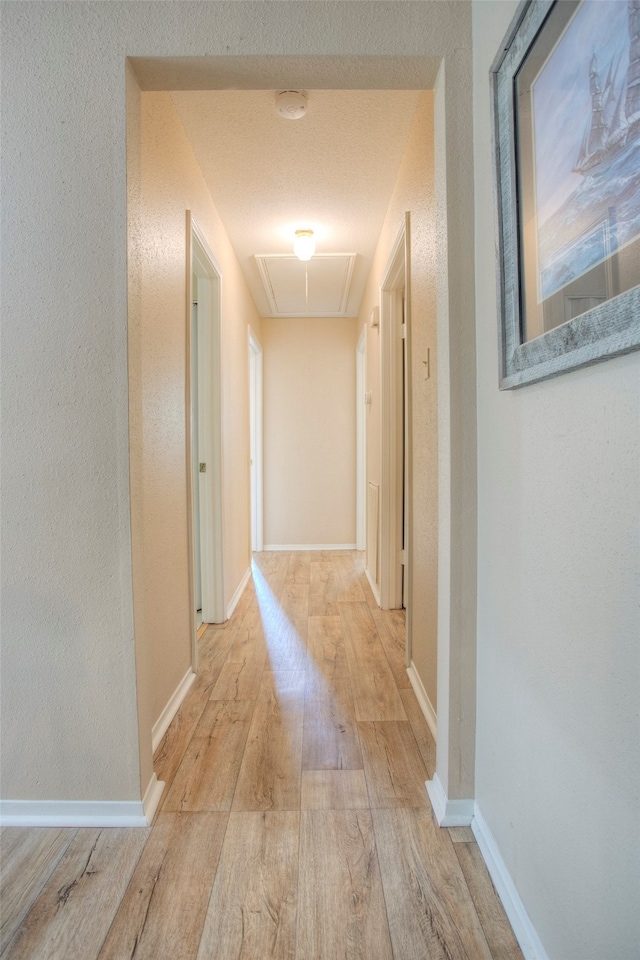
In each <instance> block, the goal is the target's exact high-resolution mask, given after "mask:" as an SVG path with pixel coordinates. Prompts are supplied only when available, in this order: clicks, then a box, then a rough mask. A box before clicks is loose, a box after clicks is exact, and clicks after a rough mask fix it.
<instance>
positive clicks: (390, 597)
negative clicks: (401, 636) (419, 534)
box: [380, 213, 411, 664]
mask: <svg viewBox="0 0 640 960" xmlns="http://www.w3.org/2000/svg"><path fill="white" fill-rule="evenodd" d="M409 227H410V223H409V214H408V213H407V214H405V220H404V223H403V224H402V227H401V229H400V231H399V233H398V237H397V239H396V242H395V244H394V247H393V250H392V253H391V256H390V258H389V263H388V266H387V270H386V272H385V274H384V277H383V280H382V284H381V288H380V333H381V353H380V363H381V371H380V372H381V386H382V391H381V402H382V411H381V416H382V430H381V447H382V457H381V463H382V484H381V504H380V599H381V606H382V608H383V609H385V610H386V609H401V608H404V609H406V611H407V664H409V663H410V662H411V640H410V638H411V629H410V610H411V602H410V593H411V544H410V535H409V531H410V529H411V516H410V512H411V451H410V445H411V423H410V418H411V396H410V391H411V377H410V376H409V370H410V296H409V294H410V269H409V268H410V262H409V242H410V236H409Z"/></svg>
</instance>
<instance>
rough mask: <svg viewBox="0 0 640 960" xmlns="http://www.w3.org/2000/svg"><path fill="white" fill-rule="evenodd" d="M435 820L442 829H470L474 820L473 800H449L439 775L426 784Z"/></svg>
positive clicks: (435, 774) (435, 775)
mask: <svg viewBox="0 0 640 960" xmlns="http://www.w3.org/2000/svg"><path fill="white" fill-rule="evenodd" d="M425 787H426V788H427V793H428V794H429V800H430V801H431V806H432V807H433V812H434V814H435V818H436V820H437V821H438V824H439V826H441V827H468V826H470V825H471V822H472V820H473V814H474V810H475V802H474V801H473V800H449V798H448V797H447V795H446V793H445V792H444V787H443V786H442V782H441V780H440V777H439V776H438V774H437V773H434V775H433V780H427V781H426V783H425Z"/></svg>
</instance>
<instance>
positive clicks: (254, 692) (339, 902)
mask: <svg viewBox="0 0 640 960" xmlns="http://www.w3.org/2000/svg"><path fill="white" fill-rule="evenodd" d="M363 569H364V568H363V559H362V555H361V554H358V553H356V552H355V551H353V552H352V551H340V552H338V551H336V552H331V551H317V552H291V553H288V552H279V553H263V554H257V555H256V556H255V563H254V576H253V580H252V581H251V582H250V583H249V585H248V586H247V588H246V590H245V592H244V594H243V596H242V598H241V600H240V602H239V604H238V606H237V608H236V611H235V613H234V615H233V617H232V618H231V620H229V621H228V622H227V623H226V624H223V625H220V626H211V627H208V628H207V630H206V631H205V633H204V635H203V636H202V638H201V640H200V644H199V645H200V668H199V671H198V676H197V678H196V681H195V683H194V684H193V686H192V688H191V690H190V691H189V694H188V695H187V698H186V699H185V701H184V703H183V705H182V707H181V709H180V711H179V713H178V714H177V716H176V717H175V719H174V721H173V723H172V724H171V726H170V727H169V729H168V731H167V733H166V735H165V737H164V739H163V741H162V743H161V744H160V746H159V748H158V750H157V752H156V756H155V764H154V766H155V770H156V773H157V775H158V778H159V779H162V780H164V781H165V782H166V788H165V791H164V794H163V798H162V802H161V805H160V808H159V811H158V813H157V815H156V818H155V821H154V824H153V826H152V827H151V828H149V829H134V830H120V829H117V830H95V829H92V830H87V829H84V830H59V829H50V830H47V829H42V828H37V829H16V828H4V829H3V830H2V831H1V833H0V852H1V855H2V857H1V860H0V870H1V874H2V887H1V889H0V897H1V906H2V913H1V917H2V922H1V926H0V937H1V938H0V957H1V958H2V960H5V958H7V960H8V958H10V960H17V958H20V960H58V958H59V960H422V958H424V960H440V958H442V960H444V958H448V960H522V954H521V953H520V950H519V948H518V945H517V943H516V940H515V938H514V936H513V932H512V931H511V928H510V926H509V923H508V921H507V919H506V916H505V914H504V910H503V908H502V905H501V903H500V900H499V899H498V897H497V895H496V893H495V890H494V888H493V886H492V884H491V880H490V878H489V875H488V873H487V870H486V867H485V865H484V862H483V860H482V857H481V855H480V851H479V849H478V847H477V844H476V843H475V841H474V839H473V834H472V833H471V831H470V830H469V829H468V828H461V829H458V830H453V831H448V830H441V829H439V828H438V827H437V824H436V823H435V820H434V818H433V815H432V812H431V808H430V805H429V802H428V798H427V794H426V791H425V787H424V781H425V780H426V779H428V778H430V777H431V776H432V775H433V772H434V768H435V745H434V743H433V739H432V737H431V734H430V732H429V728H428V726H427V724H426V722H425V720H424V717H423V715H422V712H421V710H420V707H419V705H418V703H417V701H416V699H415V696H414V693H413V690H412V688H411V685H410V683H409V680H408V677H407V674H406V671H405V669H404V617H403V614H402V612H401V611H380V610H379V609H378V608H377V606H376V604H375V600H374V598H373V595H372V593H371V590H370V588H369V585H368V582H367V579H366V577H365V575H364V572H363Z"/></svg>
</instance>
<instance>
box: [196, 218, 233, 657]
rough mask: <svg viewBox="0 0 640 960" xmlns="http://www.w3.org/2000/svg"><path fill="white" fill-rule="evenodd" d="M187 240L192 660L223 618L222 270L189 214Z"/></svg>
mask: <svg viewBox="0 0 640 960" xmlns="http://www.w3.org/2000/svg"><path fill="white" fill-rule="evenodd" d="M187 239H188V241H189V256H188V260H189V266H190V277H191V282H190V284H188V287H189V289H190V303H189V315H190V316H191V323H190V325H188V337H189V343H188V344H187V357H188V358H189V370H188V376H187V391H188V401H189V402H188V410H189V430H188V431H187V435H188V440H189V444H188V446H189V450H188V454H187V464H188V472H189V475H190V476H189V483H188V489H189V491H190V501H191V502H190V509H189V520H190V522H189V527H190V546H191V549H190V553H191V570H190V584H191V598H192V603H191V608H192V609H191V612H192V618H193V622H192V645H193V649H192V660H193V666H194V669H195V666H196V662H197V645H196V637H197V631H198V627H199V625H200V624H206V623H223V622H224V619H225V609H224V583H223V564H222V543H223V540H222V517H223V512H222V437H221V433H222V428H221V423H222V420H221V413H222V411H221V390H220V375H221V369H220V367H221V365H220V279H221V271H220V268H219V267H218V266H217V264H216V261H215V258H214V256H213V254H212V253H211V251H210V250H209V248H208V246H207V243H206V241H205V239H204V237H203V235H202V233H201V231H200V230H199V229H198V227H197V225H196V223H195V221H194V220H193V218H192V217H191V215H190V213H189V212H188V213H187Z"/></svg>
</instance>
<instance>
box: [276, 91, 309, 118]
mask: <svg viewBox="0 0 640 960" xmlns="http://www.w3.org/2000/svg"><path fill="white" fill-rule="evenodd" d="M276 110H277V112H278V113H279V114H280V116H281V117H284V118H285V119H286V120H300V118H301V117H304V116H305V115H306V113H307V96H306V94H305V93H303V92H302V91H301V90H283V91H282V92H281V93H277V94H276Z"/></svg>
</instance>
